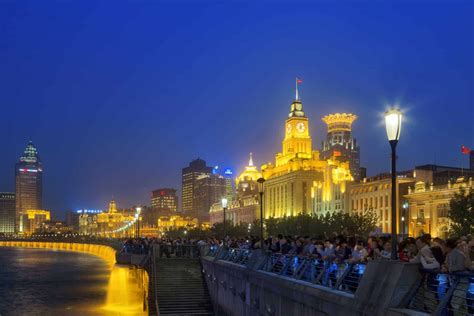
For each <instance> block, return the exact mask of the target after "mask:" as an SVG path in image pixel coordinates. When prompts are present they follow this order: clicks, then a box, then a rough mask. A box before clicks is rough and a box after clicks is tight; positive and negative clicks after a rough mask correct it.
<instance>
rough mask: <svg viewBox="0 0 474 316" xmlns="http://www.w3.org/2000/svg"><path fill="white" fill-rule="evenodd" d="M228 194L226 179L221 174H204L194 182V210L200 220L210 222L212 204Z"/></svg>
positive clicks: (194, 214) (193, 215)
mask: <svg viewBox="0 0 474 316" xmlns="http://www.w3.org/2000/svg"><path fill="white" fill-rule="evenodd" d="M225 196H226V180H225V178H224V177H223V176H221V175H219V174H207V175H206V174H204V175H201V176H199V177H198V178H196V181H195V183H194V197H193V212H192V213H191V215H192V216H191V217H196V218H197V219H198V220H199V222H209V220H210V217H209V210H210V208H211V205H212V204H214V203H216V202H218V201H220V200H221V199H222V198H223V197H225Z"/></svg>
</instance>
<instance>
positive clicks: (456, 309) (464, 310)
mask: <svg viewBox="0 0 474 316" xmlns="http://www.w3.org/2000/svg"><path fill="white" fill-rule="evenodd" d="M421 271H422V274H423V277H422V279H421V282H420V284H419V286H418V287H417V288H416V289H415V291H414V295H413V296H412V299H411V300H410V302H409V303H408V308H409V309H412V310H416V311H420V312H425V313H430V314H433V315H443V316H444V315H474V273H473V272H470V273H468V272H464V273H446V272H439V271H431V270H424V269H422V270H421Z"/></svg>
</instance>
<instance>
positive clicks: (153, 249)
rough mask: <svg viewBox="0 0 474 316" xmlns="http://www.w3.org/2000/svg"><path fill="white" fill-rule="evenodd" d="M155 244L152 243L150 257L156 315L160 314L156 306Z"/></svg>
mask: <svg viewBox="0 0 474 316" xmlns="http://www.w3.org/2000/svg"><path fill="white" fill-rule="evenodd" d="M155 246H156V245H152V247H151V257H152V267H151V271H152V275H153V296H154V297H153V301H154V303H155V309H156V315H157V316H159V315H160V309H159V308H158V291H157V280H158V279H157V273H156V255H155V254H156V252H155Z"/></svg>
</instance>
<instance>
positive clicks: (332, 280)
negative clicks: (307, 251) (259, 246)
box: [258, 254, 366, 294]
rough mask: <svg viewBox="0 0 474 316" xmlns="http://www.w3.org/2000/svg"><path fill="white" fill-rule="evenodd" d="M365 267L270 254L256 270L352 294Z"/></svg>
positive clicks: (311, 258)
mask: <svg viewBox="0 0 474 316" xmlns="http://www.w3.org/2000/svg"><path fill="white" fill-rule="evenodd" d="M365 267H366V264H365V263H346V262H341V263H339V262H336V261H331V260H322V259H317V258H314V257H310V256H298V255H288V254H271V255H269V256H268V257H267V259H266V260H265V261H263V263H262V264H261V265H260V267H259V268H258V270H261V271H265V272H269V273H274V274H277V275H282V276H286V277H290V278H293V279H295V280H301V281H306V282H309V283H312V284H317V285H321V286H324V287H328V288H331V289H333V290H338V291H344V292H348V293H352V294H353V293H355V291H356V290H357V287H358V286H359V282H360V280H361V278H362V276H363V274H364V272H365Z"/></svg>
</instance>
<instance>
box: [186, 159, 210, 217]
mask: <svg viewBox="0 0 474 316" xmlns="http://www.w3.org/2000/svg"><path fill="white" fill-rule="evenodd" d="M210 174H212V167H208V166H206V162H205V161H204V160H202V159H199V158H198V159H195V160H193V161H191V163H190V164H189V166H187V167H185V168H183V170H182V179H181V181H182V187H181V203H182V207H181V208H182V211H183V213H185V214H187V215H189V214H191V213H192V212H193V210H194V189H195V182H196V179H197V178H198V177H200V176H202V175H210Z"/></svg>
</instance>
